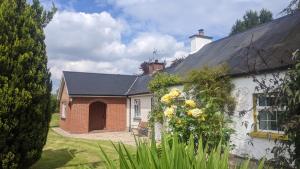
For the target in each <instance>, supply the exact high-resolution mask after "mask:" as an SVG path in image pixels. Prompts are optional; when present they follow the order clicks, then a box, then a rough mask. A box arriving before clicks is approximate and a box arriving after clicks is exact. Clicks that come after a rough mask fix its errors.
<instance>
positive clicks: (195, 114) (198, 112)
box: [188, 108, 203, 118]
mask: <svg viewBox="0 0 300 169" xmlns="http://www.w3.org/2000/svg"><path fill="white" fill-rule="evenodd" d="M202 113H203V112H202V110H201V109H198V108H195V109H192V110H189V112H188V114H189V115H192V116H193V117H195V118H197V117H199V116H200V115H201V114H202Z"/></svg>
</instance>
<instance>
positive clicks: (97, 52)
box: [45, 11, 187, 88]
mask: <svg viewBox="0 0 300 169" xmlns="http://www.w3.org/2000/svg"><path fill="white" fill-rule="evenodd" d="M125 28H126V29H125ZM129 28H130V27H129V24H127V23H126V22H125V21H124V20H119V19H116V18H113V17H112V16H111V15H110V14H109V13H107V12H101V13H92V14H88V13H82V12H74V11H61V12H58V13H56V14H55V16H54V18H53V20H52V21H51V22H50V23H49V25H48V26H47V27H46V29H45V34H46V44H47V53H48V57H49V67H50V71H51V73H52V78H53V81H54V88H57V86H58V80H59V79H60V78H61V73H62V71H63V70H69V71H83V72H100V73H125V74H132V73H137V72H138V71H139V69H138V68H139V64H140V63H142V62H143V61H145V60H148V59H150V58H152V57H153V54H152V53H153V50H154V49H155V50H157V51H158V55H157V56H156V57H159V58H161V59H166V60H168V61H169V60H170V58H174V56H176V55H178V53H181V54H185V53H186V52H185V51H186V50H187V48H186V47H185V46H184V43H182V42H178V41H177V40H176V39H175V38H174V37H172V36H170V35H167V34H161V33H157V32H143V33H137V34H136V36H134V37H133V38H132V40H130V41H129V42H128V43H124V42H122V35H123V34H124V31H125V30H127V29H129Z"/></svg>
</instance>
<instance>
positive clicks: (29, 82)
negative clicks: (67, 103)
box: [0, 0, 56, 169]
mask: <svg viewBox="0 0 300 169" xmlns="http://www.w3.org/2000/svg"><path fill="white" fill-rule="evenodd" d="M55 10H56V9H55V8H53V9H52V10H51V11H50V12H46V11H44V9H43V8H42V6H41V5H40V3H39V1H38V0H33V1H32V3H30V4H29V3H27V2H26V0H0V168H3V169H6V168H28V167H29V166H30V165H32V164H33V163H34V162H35V161H37V160H38V159H39V158H40V156H41V153H42V148H43V146H44V145H45V143H46V139H47V133H48V128H49V121H50V116H51V114H50V96H51V88H52V84H51V80H50V73H49V70H48V68H47V56H46V45H45V43H44V39H45V35H44V31H43V28H44V27H45V26H46V25H47V23H49V22H50V20H51V18H52V17H53V15H54V13H55Z"/></svg>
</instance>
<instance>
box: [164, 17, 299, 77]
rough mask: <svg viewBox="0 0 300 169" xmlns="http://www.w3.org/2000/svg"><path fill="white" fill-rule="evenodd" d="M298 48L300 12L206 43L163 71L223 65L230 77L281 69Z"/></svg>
mask: <svg viewBox="0 0 300 169" xmlns="http://www.w3.org/2000/svg"><path fill="white" fill-rule="evenodd" d="M298 48H300V12H296V13H295V14H292V15H288V16H284V17H282V18H279V19H276V20H273V21H271V22H269V23H265V24H262V25H259V26H257V27H254V28H252V29H249V30H247V31H245V32H241V33H238V34H235V35H232V36H228V37H226V38H223V39H220V40H217V41H214V42H212V43H209V44H207V45H205V46H204V47H203V48H202V49H201V50H199V51H198V52H196V53H194V54H191V55H189V56H188V57H187V58H186V59H185V60H184V61H183V62H182V63H180V64H178V65H177V66H175V67H173V68H169V69H167V70H166V71H167V72H169V73H175V74H185V73H187V72H189V71H191V70H193V69H199V68H201V67H204V66H209V67H211V66H216V65H219V64H224V63H225V64H227V65H228V66H229V69H230V74H232V75H240V74H247V73H249V72H254V71H255V72H256V71H265V70H271V69H277V68H283V67H287V66H289V65H291V64H293V61H292V59H291V53H292V52H293V51H294V50H296V49H298Z"/></svg>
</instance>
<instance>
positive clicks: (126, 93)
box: [125, 76, 140, 95]
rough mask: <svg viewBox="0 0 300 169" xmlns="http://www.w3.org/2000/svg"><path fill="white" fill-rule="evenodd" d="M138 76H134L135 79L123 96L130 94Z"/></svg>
mask: <svg viewBox="0 0 300 169" xmlns="http://www.w3.org/2000/svg"><path fill="white" fill-rule="evenodd" d="M139 77H140V76H136V78H135V79H134V81H133V83H132V84H131V86H130V87H129V88H128V90H127V91H126V92H125V95H128V93H129V92H130V90H131V89H132V87H133V85H134V84H135V82H136V81H137V79H138V78H139Z"/></svg>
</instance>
